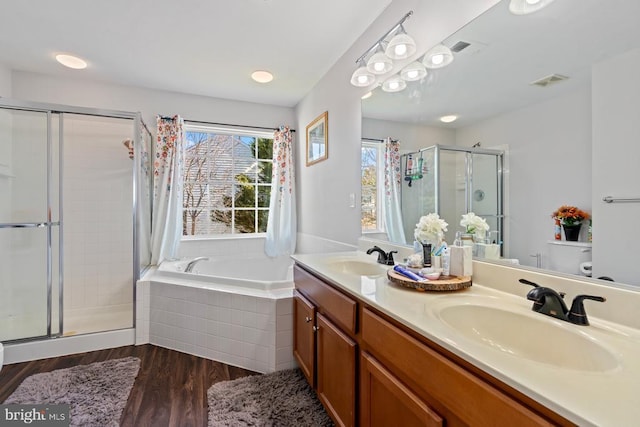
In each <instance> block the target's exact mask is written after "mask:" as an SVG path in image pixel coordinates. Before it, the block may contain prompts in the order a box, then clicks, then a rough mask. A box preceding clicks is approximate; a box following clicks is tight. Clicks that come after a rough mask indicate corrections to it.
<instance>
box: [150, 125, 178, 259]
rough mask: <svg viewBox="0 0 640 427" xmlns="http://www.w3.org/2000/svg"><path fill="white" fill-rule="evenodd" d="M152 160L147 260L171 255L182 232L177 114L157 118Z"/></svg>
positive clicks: (174, 252) (176, 247) (173, 256)
mask: <svg viewBox="0 0 640 427" xmlns="http://www.w3.org/2000/svg"><path fill="white" fill-rule="evenodd" d="M157 123H158V128H157V136H156V145H155V160H154V162H153V190H154V192H153V225H152V228H151V263H152V264H154V265H158V264H160V263H161V262H162V261H163V260H165V259H173V258H175V257H176V255H177V252H178V245H179V243H180V237H181V235H182V168H183V160H182V151H183V145H184V121H183V120H182V118H181V117H180V116H177V115H176V116H173V117H161V116H158V118H157Z"/></svg>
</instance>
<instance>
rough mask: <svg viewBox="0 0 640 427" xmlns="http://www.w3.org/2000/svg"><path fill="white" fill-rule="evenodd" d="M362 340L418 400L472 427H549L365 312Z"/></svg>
mask: <svg viewBox="0 0 640 427" xmlns="http://www.w3.org/2000/svg"><path fill="white" fill-rule="evenodd" d="M362 339H363V342H364V343H366V345H367V346H369V349H370V351H372V352H373V353H374V354H376V355H377V356H378V357H380V358H381V359H382V360H384V363H385V364H387V365H388V366H389V367H390V368H395V369H392V371H393V372H394V373H395V375H397V376H398V377H399V378H400V379H401V380H402V381H404V382H405V383H406V384H408V385H409V386H410V387H412V388H414V389H415V391H416V392H417V393H418V395H419V396H424V397H423V398H425V399H428V398H427V396H430V398H431V399H432V400H434V401H437V402H439V403H441V404H442V405H443V406H444V407H446V408H447V409H448V410H449V411H451V412H452V413H455V414H456V416H457V417H458V418H459V419H460V420H462V421H463V422H464V423H466V424H469V425H476V426H482V425H486V426H549V425H552V424H550V423H549V421H547V420H546V419H544V418H542V417H541V416H540V415H538V414H537V413H535V412H533V411H531V410H530V409H529V408H527V407H525V406H524V405H522V404H521V403H519V402H517V401H515V400H513V399H512V398H510V397H509V396H507V395H506V394H504V393H503V392H501V391H500V390H498V389H496V388H495V387H493V386H492V385H490V384H488V383H486V382H485V381H483V380H482V379H480V378H478V377H476V376H475V375H474V374H472V373H471V372H469V371H467V370H465V369H464V368H462V367H461V366H459V365H457V364H456V363H454V362H453V361H451V360H449V359H447V358H446V357H444V356H443V355H441V354H439V353H437V352H436V351H434V350H432V349H431V348H429V347H428V346H426V345H425V344H423V343H421V342H420V341H418V340H416V339H415V338H413V337H412V336H410V335H408V334H407V333H405V332H404V331H402V330H401V329H400V328H398V327H396V326H394V325H393V324H391V323H390V322H388V321H386V320H385V319H383V318H382V317H380V316H378V315H377V314H375V313H373V312H372V311H370V310H368V309H366V308H365V309H364V310H363V317H362Z"/></svg>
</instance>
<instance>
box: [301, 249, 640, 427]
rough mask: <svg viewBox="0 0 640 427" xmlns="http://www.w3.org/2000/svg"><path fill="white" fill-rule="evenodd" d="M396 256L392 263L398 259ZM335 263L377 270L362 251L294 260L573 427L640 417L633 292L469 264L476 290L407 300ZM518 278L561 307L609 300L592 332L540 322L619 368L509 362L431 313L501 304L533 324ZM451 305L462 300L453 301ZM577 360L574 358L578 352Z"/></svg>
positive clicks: (591, 312)
mask: <svg viewBox="0 0 640 427" xmlns="http://www.w3.org/2000/svg"><path fill="white" fill-rule="evenodd" d="M370 243H371V242H366V243H364V247H366V248H370V247H371V246H372V245H370ZM377 243H381V242H377ZM379 246H380V247H382V248H383V249H384V250H385V251H388V250H391V249H394V247H393V245H383V244H379ZM398 255H400V256H398V258H397V259H398V260H401V259H402V257H403V256H404V255H403V254H398ZM336 257H338V258H339V259H345V258H348V257H352V258H353V259H355V260H358V261H365V262H372V263H375V258H371V257H373V255H366V254H365V253H363V252H362V251H354V252H344V253H340V254H336V253H329V254H306V255H294V259H295V260H296V261H298V262H301V263H302V264H304V265H305V266H307V268H310V269H311V270H312V271H315V272H316V273H318V274H319V275H320V276H322V277H324V278H326V279H328V280H330V281H332V282H333V283H335V284H336V285H337V286H338V287H339V288H342V289H343V290H344V291H345V292H347V293H350V294H353V295H355V296H357V297H358V298H361V299H363V300H365V301H367V303H368V304H370V305H371V306H372V307H374V308H376V309H378V310H380V311H381V312H383V313H385V314H386V315H388V316H390V317H392V318H394V319H395V320H397V321H398V322H400V323H402V324H404V325H405V326H407V327H409V328H411V329H413V330H415V331H416V332H417V333H420V334H422V335H424V336H425V337H426V338H428V339H430V340H431V341H433V342H435V343H437V344H439V345H440V346H442V347H443V348H445V349H447V350H449V351H451V352H452V353H454V354H456V355H457V356H459V357H461V358H462V359H464V360H466V361H468V362H469V363H471V364H473V365H475V366H477V367H478V368H479V369H482V370H484V371H485V372H487V373H489V374H490V375H492V376H494V377H495V378H497V379H499V380H501V381H503V382H504V383H505V384H507V385H509V386H511V387H513V388H514V389H516V390H518V391H520V392H522V393H524V394H525V395H527V396H529V397H531V398H533V399H534V400H536V401H538V402H540V403H541V404H543V405H545V406H547V407H548V408H550V409H551V410H553V411H555V412H557V413H558V414H560V415H562V416H564V417H566V418H567V419H569V420H571V421H573V422H576V423H577V424H578V425H585V426H586V425H598V426H604V425H611V426H614V425H633V424H636V423H637V419H638V417H640V407H638V405H637V396H638V394H639V393H640V383H638V381H637V378H640V319H638V316H637V315H636V314H635V313H636V312H637V307H638V305H639V304H640V292H638V291H637V290H635V289H634V288H632V287H628V288H625V287H622V286H618V287H613V286H603V285H602V284H600V283H598V282H597V281H593V280H591V279H588V278H584V279H582V278H580V277H579V276H569V275H550V274H546V273H544V272H541V271H536V270H534V269H527V268H514V267H512V266H510V265H502V264H498V263H492V262H484V261H474V263H473V273H474V274H473V283H474V286H472V287H471V288H469V289H467V290H465V291H464V292H456V293H429V292H413V291H410V290H408V289H403V288H399V287H397V286H394V285H390V284H389V282H388V280H387V279H386V277H383V276H380V277H377V278H376V277H368V276H367V277H364V276H362V277H360V276H358V277H356V276H354V275H352V274H351V275H350V274H346V273H340V272H338V270H334V269H331V268H330V263H331V262H332V261H331V260H335V259H336ZM520 278H525V279H528V280H531V281H533V282H536V283H538V284H539V285H541V286H547V287H551V288H553V289H555V290H557V291H559V292H560V291H562V292H566V293H567V296H566V298H565V299H566V300H567V301H568V302H569V303H570V302H571V300H572V299H573V297H574V296H575V295H577V294H588V295H600V296H604V297H605V298H607V301H606V302H604V303H599V302H594V301H586V302H585V309H586V312H587V314H588V316H589V319H590V321H591V325H590V326H579V325H572V324H569V323H567V322H562V321H560V320H556V319H551V320H550V318H547V317H546V316H544V315H542V314H539V316H542V317H543V318H544V320H543V321H547V322H553V323H557V324H558V327H559V328H561V329H567V330H570V331H573V332H575V333H577V334H579V335H582V334H583V333H584V334H587V335H585V337H588V339H589V340H594V341H595V342H598V343H600V345H602V346H603V347H604V348H606V349H607V350H608V351H609V352H610V354H611V355H613V356H612V357H614V359H615V360H617V361H618V362H617V363H618V365H617V366H615V367H613V368H606V369H605V370H603V371H599V370H594V371H590V370H580V369H576V370H574V369H572V368H563V367H559V366H554V365H549V364H545V363H542V362H538V361H535V360H529V359H526V358H524V357H521V356H514V355H513V354H509V353H506V352H504V351H499V350H496V349H495V348H493V347H491V346H486V345H484V344H480V343H476V342H475V341H469V340H468V339H466V338H464V336H461V335H460V334H459V333H457V332H454V330H452V329H451V328H450V327H448V326H447V325H446V324H445V323H444V322H443V321H442V319H440V318H439V315H438V314H437V313H438V311H437V307H447V306H449V305H450V304H460V303H463V304H467V303H468V304H471V303H472V301H474V300H476V299H477V301H478V302H479V303H480V301H483V302H482V303H486V301H488V300H491V301H497V300H499V301H500V304H503V305H504V308H505V309H507V310H515V311H517V312H520V311H521V310H523V311H522V312H523V313H524V312H526V313H528V315H529V316H537V315H538V314H536V313H533V314H531V313H532V312H531V302H530V301H528V300H526V294H527V292H528V291H529V290H530V289H531V287H530V286H526V285H523V284H521V283H519V282H518V280H519V279H520ZM456 298H461V299H460V300H458V301H456ZM452 299H453V300H452ZM495 304H497V303H495ZM503 305H500V307H502V306H503ZM496 306H497V305H496ZM527 332H528V331H527V330H526V329H523V330H522V334H523V335H526V334H527ZM550 351H551V350H550ZM576 357H580V353H579V352H578V353H577V354H576ZM602 390H607V391H606V394H604V395H603V392H602Z"/></svg>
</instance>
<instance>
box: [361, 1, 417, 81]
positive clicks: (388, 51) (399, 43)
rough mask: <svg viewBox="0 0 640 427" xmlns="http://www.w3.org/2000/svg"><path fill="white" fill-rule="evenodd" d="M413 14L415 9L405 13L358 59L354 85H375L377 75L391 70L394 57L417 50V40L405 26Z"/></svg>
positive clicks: (401, 57)
mask: <svg viewBox="0 0 640 427" xmlns="http://www.w3.org/2000/svg"><path fill="white" fill-rule="evenodd" d="M411 15H413V11H409V12H408V13H407V14H405V15H404V16H403V17H402V19H400V21H398V22H397V23H396V24H395V25H394V26H393V27H391V29H390V30H389V31H387V32H386V33H385V34H384V35H383V36H382V37H380V38H379V39H378V40H377V41H376V42H375V43H374V44H373V45H371V47H369V49H367V50H366V51H365V52H364V53H363V54H362V55H361V56H360V57H359V58H358V59H356V64H358V68H357V69H356V70H355V71H354V72H353V74H352V75H351V84H352V85H354V86H357V87H366V86H371V85H373V84H374V83H375V82H376V76H378V75H382V74H386V73H388V72H389V71H391V69H392V68H393V60H394V59H405V58H408V57H409V56H411V55H413V54H414V53H415V52H416V43H415V41H414V40H413V39H412V38H411V37H410V36H409V35H408V34H407V33H406V31H405V29H404V27H403V24H404V22H405V21H406V20H407V19H409V17H410V16H411ZM363 64H366V66H365V65H363Z"/></svg>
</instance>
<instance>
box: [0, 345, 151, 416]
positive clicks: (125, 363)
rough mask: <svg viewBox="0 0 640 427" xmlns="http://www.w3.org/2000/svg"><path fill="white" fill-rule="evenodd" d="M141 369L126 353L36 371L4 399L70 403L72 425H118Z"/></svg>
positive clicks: (23, 402)
mask: <svg viewBox="0 0 640 427" xmlns="http://www.w3.org/2000/svg"><path fill="white" fill-rule="evenodd" d="M139 369H140V359H138V358H136V357H125V358H123V359H113V360H106V361H104V362H96V363H92V364H90V365H79V366H74V367H72V368H67V369H58V370H56V371H51V372H44V373H41V374H35V375H32V376H30V377H28V378H26V379H25V380H24V381H23V382H22V384H20V385H19V386H18V388H17V389H16V391H14V392H13V393H12V394H11V396H9V397H8V398H7V400H5V401H4V402H3V403H5V404H9V403H13V404H45V403H53V404H69V412H70V417H69V418H70V419H71V425H72V426H118V425H119V424H120V417H121V416H122V411H123V410H124V407H125V405H126V403H127V399H128V398H129V393H130V392H131V388H132V387H133V382H134V381H135V379H136V376H137V375H138V370H139Z"/></svg>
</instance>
